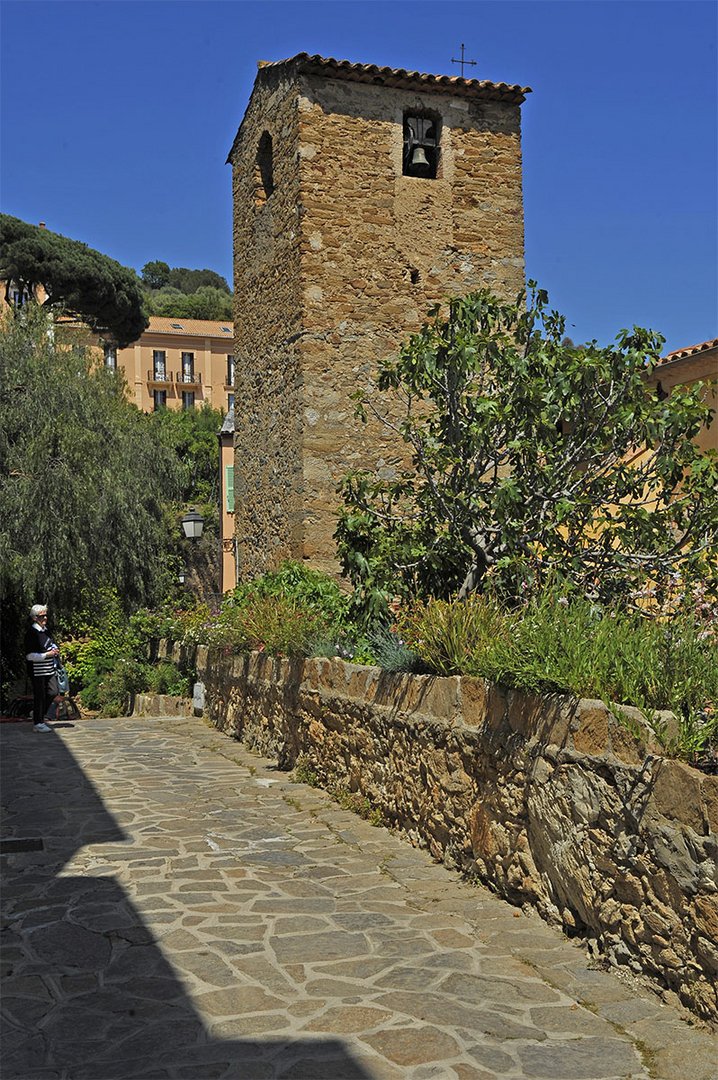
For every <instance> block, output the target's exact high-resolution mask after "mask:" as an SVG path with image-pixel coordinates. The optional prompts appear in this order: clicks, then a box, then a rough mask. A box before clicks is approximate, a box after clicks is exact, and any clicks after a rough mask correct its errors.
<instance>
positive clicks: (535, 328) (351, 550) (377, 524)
mask: <svg viewBox="0 0 718 1080" xmlns="http://www.w3.org/2000/svg"><path fill="white" fill-rule="evenodd" d="M547 303H548V299H547V296H546V294H545V293H544V292H543V291H541V290H538V289H537V288H536V286H535V284H534V283H531V292H530V295H529V298H528V304H527V305H525V303H524V298H523V297H522V296H520V297H519V298H518V300H517V302H516V303H515V304H504V303H501V302H500V301H499V300H497V299H496V298H495V297H494V296H492V295H491V294H490V293H489V292H488V291H486V290H482V291H480V292H477V293H474V294H472V295H470V296H467V297H465V298H463V299H454V300H451V301H450V302H449V306H448V316H447V317H446V318H444V317H443V316H442V315H441V314H440V312H439V309H438V308H435V309H434V310H433V311H432V312H431V313H430V314H431V321H430V322H428V323H427V324H426V325H425V326H424V327H423V328H422V330H421V331H420V332H419V333H418V334H415V335H414V336H413V337H411V338H410V339H409V341H408V342H407V343H406V344H405V345H404V346H403V347H402V349H401V350H400V352H399V355H398V357H396V358H394V359H387V360H385V361H383V362H382V363H381V364H380V367H379V372H378V376H377V380H376V387H375V388H370V389H369V391H368V392H367V393H366V394H364V395H360V396H359V401H358V408H357V411H358V413H359V415H360V416H363V417H364V418H367V417H368V415H369V414H370V413H373V414H374V415H375V416H377V417H378V419H379V420H381V421H383V422H385V423H387V424H388V423H389V422H391V424H392V425H393V426H394V427H398V430H399V431H400V433H401V435H402V437H403V439H404V441H405V442H406V444H407V448H408V450H409V452H410V454H411V467H410V468H407V469H406V470H405V471H403V472H402V473H401V474H400V475H399V476H398V477H397V478H395V479H393V480H382V479H378V478H377V477H376V476H375V475H374V474H371V473H368V472H354V473H350V474H349V475H348V476H347V477H346V478H345V479H344V481H343V483H342V484H341V487H340V491H341V494H342V497H343V500H344V507H343V510H342V512H341V514H340V519H339V524H338V528H337V533H336V537H337V541H338V548H339V554H340V558H341V560H342V564H343V569H344V572H345V574H346V575H347V576H348V577H349V578H350V580H351V581H352V583H353V584H354V586H355V597H354V609H355V611H356V612H357V613H358V615H359V616H360V617H361V618H363V619H364V621H365V622H369V621H371V620H372V619H375V618H376V617H378V616H382V615H383V614H385V613H386V611H387V607H388V602H389V599H390V598H391V596H392V595H394V594H398V595H400V596H402V597H404V598H410V597H427V596H436V597H440V598H444V599H446V598H448V597H450V596H451V595H454V594H456V593H457V592H458V593H460V595H462V596H465V595H468V593H470V592H472V591H474V590H476V589H479V590H480V589H483V588H485V586H486V584H487V581H489V580H491V581H492V583H493V585H494V587H495V588H497V589H498V590H500V591H501V592H502V593H503V595H505V596H507V597H509V598H513V599H514V600H516V599H517V598H518V597H520V596H521V594H522V587H523V588H525V587H526V586H528V587H529V588H531V589H539V588H540V587H541V586H542V584H543V583H545V581H546V580H548V579H549V577H550V576H552V575H553V576H555V575H556V573H560V574H561V575H562V576H563V577H565V578H566V579H567V580H571V581H572V582H573V583H574V585H575V587H576V588H577V589H579V590H580V591H581V592H582V593H583V594H584V595H586V596H594V597H595V598H598V599H600V600H601V601H605V602H609V601H613V600H616V599H620V598H621V597H623V596H625V595H626V594H627V593H628V592H629V591H630V590H631V589H633V588H635V585H636V582H637V581H639V580H642V579H643V577H644V576H646V575H647V576H648V577H650V578H652V579H653V580H654V581H656V582H660V581H661V580H664V579H665V578H666V576H667V575H668V574H670V573H671V572H672V571H674V570H676V569H678V568H680V569H681V570H682V572H683V573H684V574H685V575H687V576H691V575H692V576H693V577H694V578H699V577H700V576H701V575H703V574H706V573H709V572H711V571H710V568H711V566H712V567H715V557H716V555H717V554H718V536H717V522H718V496H717V494H716V492H717V491H718V455H716V454H715V452H713V451H709V452H707V453H701V452H700V451H699V450H698V448H697V447H696V446H695V444H694V443H693V442H692V440H693V438H694V437H695V435H696V434H697V432H698V431H699V429H700V427H701V424H702V423H704V422H708V421H709V420H710V418H711V410H710V409H709V408H708V406H707V405H705V404H704V403H703V402H702V400H701V393H702V387H701V386H700V385H696V386H690V387H680V388H677V389H675V390H674V391H673V392H672V393H671V395H670V396H669V397H668V398H663V399H662V398H661V397H660V396H659V395H657V394H656V393H655V391H654V390H653V389H652V388H651V387H650V385H649V383H648V381H647V376H648V375H649V374H650V372H651V371H652V370H653V368H654V367H655V365H656V363H657V362H658V357H659V351H660V346H661V344H662V339H661V338H660V336H658V335H656V334H653V333H651V332H649V331H646V330H641V329H639V328H634V329H633V330H632V331H630V332H629V331H621V333H620V334H619V335H618V337H617V339H616V344H615V345H613V346H611V347H608V348H599V347H598V346H597V345H596V343H595V342H593V343H590V344H589V345H585V346H581V347H578V348H577V347H574V346H572V345H571V344H570V343H565V342H564V319H563V317H562V316H560V315H558V314H557V313H555V312H549V311H548V309H547ZM373 389H378V390H379V391H381V392H383V393H384V394H385V400H386V401H387V402H388V403H389V407H390V409H391V414H390V417H389V418H387V417H385V416H384V415H383V414H382V413H381V412H379V410H378V409H377V407H376V406H375V404H374V401H375V395H374V394H373Z"/></svg>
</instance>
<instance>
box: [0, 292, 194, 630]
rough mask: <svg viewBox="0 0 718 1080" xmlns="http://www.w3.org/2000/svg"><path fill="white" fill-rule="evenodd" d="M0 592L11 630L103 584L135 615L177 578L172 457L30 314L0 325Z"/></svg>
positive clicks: (81, 353)
mask: <svg viewBox="0 0 718 1080" xmlns="http://www.w3.org/2000/svg"><path fill="white" fill-rule="evenodd" d="M0 357H1V370H0V592H2V595H3V605H4V615H5V617H6V618H7V620H8V621H6V624H5V626H6V630H8V629H10V628H12V633H13V636H19V634H20V628H21V626H22V625H23V624H24V619H25V610H26V608H27V607H29V605H30V604H31V603H33V602H37V601H39V600H42V602H46V603H49V604H50V606H51V609H52V614H53V617H54V618H55V619H58V618H59V619H62V618H66V617H67V616H68V615H69V614H70V613H71V612H73V611H74V610H76V608H77V606H78V604H80V603H81V597H82V596H83V594H84V592H85V589H86V587H87V586H88V585H91V584H94V583H96V582H102V583H103V585H104V586H105V587H107V588H110V589H112V588H114V589H115V590H116V591H117V594H118V595H119V596H121V597H122V604H123V608H124V609H125V610H126V611H131V610H132V608H133V607H135V606H136V605H137V604H138V603H142V602H149V603H156V602H158V601H159V600H160V599H161V598H162V597H163V595H166V594H167V592H168V591H169V588H170V581H171V579H172V577H174V576H175V574H174V566H173V564H172V559H171V552H172V544H173V538H172V536H171V533H170V531H169V530H168V527H167V522H166V520H165V506H166V503H167V501H169V500H170V499H171V498H173V497H174V496H176V494H177V468H176V465H175V460H174V457H173V454H172V453H171V451H170V450H169V449H168V448H167V447H165V446H164V445H163V444H162V442H161V440H160V439H159V438H158V436H157V429H156V427H154V426H153V425H152V424H151V423H150V422H149V418H148V417H147V416H144V415H143V414H142V413H140V412H139V411H138V410H137V409H136V408H135V407H134V406H132V405H130V404H129V403H128V402H127V401H126V399H125V397H124V395H123V391H122V386H121V384H120V383H119V382H118V380H117V379H116V378H115V377H114V375H113V373H111V372H108V371H106V370H105V369H104V368H101V367H99V368H98V366H97V365H94V364H93V363H92V361H91V358H90V356H89V355H88V354H87V353H86V352H85V350H84V349H83V348H81V347H79V348H76V349H65V348H60V347H58V346H56V345H55V343H54V339H53V335H52V333H51V323H50V321H49V320H48V316H47V313H46V312H44V311H43V310H42V309H38V308H37V307H36V306H31V308H30V310H28V311H26V313H25V314H24V317H23V318H22V319H18V318H12V317H10V318H6V319H5V320H4V321H3V322H2V325H0Z"/></svg>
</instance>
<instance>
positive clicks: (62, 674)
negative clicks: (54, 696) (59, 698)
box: [55, 660, 70, 694]
mask: <svg viewBox="0 0 718 1080" xmlns="http://www.w3.org/2000/svg"><path fill="white" fill-rule="evenodd" d="M55 678H56V680H57V692H58V694H69V693H70V676H69V675H68V674H67V669H66V668H65V666H64V664H61V663H60V661H59V660H57V661H56V662H55Z"/></svg>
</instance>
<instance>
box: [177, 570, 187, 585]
mask: <svg viewBox="0 0 718 1080" xmlns="http://www.w3.org/2000/svg"><path fill="white" fill-rule="evenodd" d="M177 580H178V581H179V583H180V585H184V583H185V581H186V580H187V571H186V570H185V569H184V567H183V568H182V569H181V570H180V572H179V573H178V575H177Z"/></svg>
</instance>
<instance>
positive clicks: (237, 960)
mask: <svg viewBox="0 0 718 1080" xmlns="http://www.w3.org/2000/svg"><path fill="white" fill-rule="evenodd" d="M0 748H1V749H2V754H3V783H2V803H3V808H4V820H3V826H2V837H3V838H4V839H5V838H11V837H15V838H25V839H28V838H41V839H42V841H43V848H42V850H39V851H38V850H35V851H26V852H14V853H12V854H7V855H3V856H2V863H3V866H2V870H3V906H4V916H3V917H4V922H3V933H2V965H3V973H4V983H3V994H2V1001H1V1007H2V1020H3V1058H2V1077H3V1080H113V1078H118V1080H119V1078H122V1080H129V1078H132V1080H152V1078H162V1080H168V1078H172V1080H174V1078H177V1080H180V1078H185V1077H186V1078H188V1080H213V1078H215V1077H216V1078H218V1080H219V1078H230V1077H231V1078H241V1080H280V1078H281V1080H302V1078H304V1080H355V1078H356V1080H431V1078H437V1080H492V1078H496V1077H502V1078H503V1077H506V1078H507V1080H508V1078H511V1080H513V1078H537V1080H541V1078H544V1080H628V1078H632V1080H649V1078H654V1080H716V1078H717V1077H718V1056H717V1055H716V1041H715V1038H714V1037H713V1036H712V1035H711V1034H710V1033H709V1032H707V1031H706V1030H705V1029H701V1028H699V1027H697V1026H693V1025H691V1023H690V1022H689V1018H688V1016H687V1014H686V1013H685V1012H684V1011H683V1010H681V1009H680V1007H678V1006H677V1005H676V1004H674V1003H673V1002H670V1001H669V1002H668V1003H666V1002H664V1001H662V1000H661V999H659V998H658V997H657V996H655V995H654V994H652V993H651V992H650V990H649V989H647V988H645V987H643V986H641V985H640V984H639V983H637V982H636V981H635V980H633V979H631V980H628V979H624V978H619V977H618V975H617V974H615V973H613V972H607V971H600V970H595V969H593V968H591V967H590V965H589V963H588V961H587V959H586V957H585V955H584V953H583V952H582V951H581V950H580V949H579V948H578V947H577V946H575V945H572V944H571V943H570V942H568V941H566V940H565V939H564V938H563V937H562V936H561V935H560V934H559V933H558V932H556V931H554V930H552V929H551V928H549V927H547V926H546V925H545V924H544V923H543V922H542V921H541V920H540V919H539V918H538V916H536V915H535V914H533V913H528V914H527V913H524V912H521V911H518V910H517V909H514V908H512V907H510V906H509V905H507V904H505V903H504V902H503V901H501V900H499V899H497V898H496V897H495V896H493V895H492V894H490V893H489V892H488V891H486V890H484V889H482V888H480V887H477V886H475V885H472V884H469V883H466V882H462V881H461V880H460V879H459V878H458V876H457V875H455V874H454V873H452V872H450V871H448V870H447V869H446V868H444V867H443V866H438V865H436V864H435V863H433V862H432V861H431V859H430V858H429V856H428V855H427V854H426V853H425V852H421V851H416V850H414V849H412V848H411V847H409V846H408V845H407V844H406V843H405V842H403V841H402V840H400V839H398V838H396V837H395V836H392V835H391V834H390V833H389V832H388V831H387V830H385V829H381V828H374V827H372V826H370V825H369V824H368V823H367V822H365V821H363V820H362V819H360V818H358V817H356V816H355V815H353V814H351V813H349V812H348V811H345V810H342V809H340V808H339V807H338V806H337V805H336V804H335V803H334V802H332V800H331V799H330V798H329V797H328V796H327V795H326V794H325V793H323V792H320V791H317V790H314V789H312V788H309V787H306V786H304V785H301V784H293V783H291V781H290V780H289V778H288V776H287V775H286V774H285V773H281V772H279V771H278V770H277V769H276V768H274V767H273V766H272V763H270V762H267V761H264V760H262V759H260V758H257V757H255V756H253V755H251V754H249V753H248V752H247V751H245V750H243V749H242V748H241V747H240V746H239V745H238V744H237V743H235V742H233V741H232V740H229V739H227V738H226V737H225V736H223V735H221V734H220V733H218V732H216V731H215V730H214V729H212V728H211V727H209V726H208V725H206V724H205V723H204V722H203V721H202V720H198V719H193V718H175V717H172V718H162V719H159V720H155V719H153V720H147V719H139V720H138V719H130V720H93V721H81V722H78V723H77V725H76V726H74V727H72V726H63V725H57V726H56V728H55V730H54V731H53V733H52V734H51V735H45V736H42V735H37V734H35V733H34V732H33V731H32V730H31V728H30V727H29V726H26V725H19V724H18V725H3V729H2V730H0Z"/></svg>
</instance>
